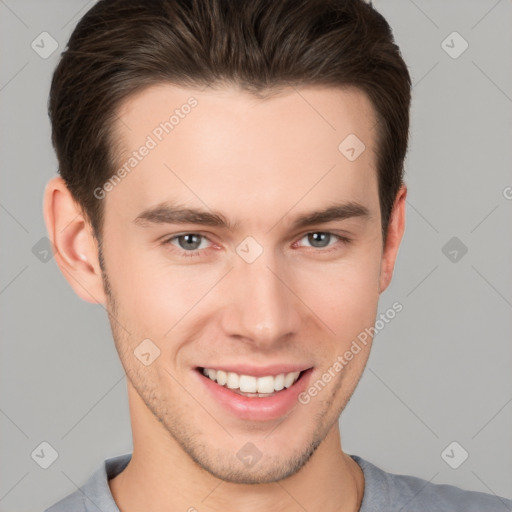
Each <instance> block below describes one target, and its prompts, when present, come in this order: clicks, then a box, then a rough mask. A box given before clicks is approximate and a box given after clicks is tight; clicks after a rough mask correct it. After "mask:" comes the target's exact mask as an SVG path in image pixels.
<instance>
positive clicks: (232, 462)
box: [44, 85, 407, 512]
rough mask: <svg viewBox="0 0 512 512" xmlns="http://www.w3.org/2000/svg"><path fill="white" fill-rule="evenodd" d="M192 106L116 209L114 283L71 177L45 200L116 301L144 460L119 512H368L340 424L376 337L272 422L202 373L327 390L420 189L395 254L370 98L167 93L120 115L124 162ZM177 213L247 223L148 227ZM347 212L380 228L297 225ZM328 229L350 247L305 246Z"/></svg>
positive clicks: (85, 280) (84, 286)
mask: <svg viewBox="0 0 512 512" xmlns="http://www.w3.org/2000/svg"><path fill="white" fill-rule="evenodd" d="M190 96H194V98H196V99H197V101H198V105H197V107H195V108H194V109H193V110H192V111H191V112H190V114H188V115H187V116H186V117H185V118H184V119H181V120H180V123H179V125H177V126H176V127H175V129H174V130H173V131H172V132H171V133H170V134H168V135H167V136H166V137H165V138H164V139H163V140H162V142H160V143H159V144H158V145H157V147H156V148H154V149H153V150H152V151H151V152H150V153H149V155H148V156H146V157H145V158H144V159H143V160H142V161H141V162H140V163H138V165H137V167H136V168H135V169H134V170H133V171H132V172H131V173H129V174H128V175H127V176H126V177H125V178H124V179H123V180H122V181H121V182H120V183H119V184H117V185H116V186H115V187H114V188H113V190H111V191H110V192H108V194H107V195H106V197H105V198H104V199H103V201H104V202H105V203H104V207H105V217H104V237H103V240H104V241H103V258H104V272H103V271H102V268H101V267H100V261H99V258H98V246H97V243H96V240H95V238H94V237H93V235H92V229H91V227H90V225H89V224H88V222H87V220H86V218H84V217H83V216H82V213H81V211H80V209H79V208H78V207H77V205H76V204H75V202H74V201H73V200H72V198H71V196H70V194H69V191H68V189H67V188H66V186H65V184H64V182H63V181H62V179H61V178H60V177H57V178H54V179H52V180H51V181H50V182H49V183H48V185H47V187H46V191H45V206H44V213H45V221H46V224H47V228H48V232H49V236H50V238H51V240H52V242H53V244H54V247H55V251H56V254H55V259H56V261H57V263H58V265H59V267H60V268H61V270H62V272H63V274H64V276H65V277H66V278H67V280H68V281H69V283H70V285H71V286H72V287H73V289H74V290H75V292H76V293H77V294H78V295H79V296H80V297H81V298H82V299H84V300H86V301H88V302H92V303H101V304H104V305H105V307H106V309H107V310H108V312H109V318H110V321H111V327H112V332H113V337H114V340H115V344H116V348H117V350H118V353H119V356H120V359H121V362H122V364H123V367H124V369H125V372H126V375H127V377H128V378H127V386H128V398H129V406H130V414H131V421H132V432H133V456H132V460H131V462H130V463H129V465H128V466H127V468H126V469H125V470H124V471H123V472H122V473H121V474H120V475H118V476H117V477H116V478H114V479H112V480H110V482H109V485H110V488H111V491H112V494H113V496H114V499H115V501H116V503H117V504H118V507H119V509H120V510H121V511H122V512H132V511H136V510H143V509H145V510H153V511H164V510H189V509H190V507H195V508H196V509H197V510H199V511H200V512H202V511H219V510H227V511H235V510H236V511H238V512H251V511H263V510H265V511H268V510H275V511H278V510H279V511H284V512H288V511H298V510H304V509H306V510H309V511H314V510H326V511H335V510H336V511H356V510H358V509H359V506H360V504H361V500H362V497H363V491H364V477H363V474H362V471H361V469H360V468H359V466H358V465H357V464H356V463H355V461H353V460H352V459H351V458H350V457H349V455H347V454H345V453H344V452H343V450H342V447H341V440H340V433H339V428H338V419H339V415H340V414H341V412H342V410H343V409H344V408H345V406H346V404H347V402H348V400H349V398H350V397H351V395H352V393H353V392H354V389H355V388H356V385H357V383H358V381H359V379H360V377H361V374H362V372H363V370H364V367H365V364H366V362H367V359H368V356H369V352H370V348H371V340H370V342H369V343H368V344H367V345H366V346H365V347H362V350H361V351H360V352H359V353H358V354H357V355H356V356H354V358H353V359H352V360H351V361H350V362H348V364H347V365H346V366H345V367H344V368H343V370H342V371H340V372H338V373H336V376H335V378H333V379H332V380H331V381H330V382H329V383H328V384H327V385H326V387H325V388H324V389H323V390H322V391H321V392H320V393H319V394H318V395H317V396H316V397H314V398H312V399H311V401H310V402H309V403H308V404H307V405H302V404H299V403H297V404H296V405H294V407H293V409H292V410H291V411H290V412H289V413H288V414H286V415H285V416H283V417H282V418H280V419H278V420H272V421H245V420H241V419H240V418H239V417H237V416H236V415H233V414H230V413H227V412H226V410H225V409H223V408H222V406H221V405H220V404H218V403H217V402H216V401H215V400H213V399H212V398H211V397H209V396H208V395H207V393H206V391H205V388H204V387H202V386H199V385H198V379H197V375H196V374H195V373H194V372H195V370H194V369H193V368H195V367H197V366H208V365H209V364H210V365H211V366H214V367H215V365H216V366H217V367H222V364H223V363H225V364H243V363H246V362H248V361H250V362H251V364H254V365H256V366H265V365H269V364H273V363H284V362H289V363H301V364H307V365H308V366H310V367H313V373H312V375H311V381H310V382H314V381H316V380H317V379H318V378H319V377H320V376H321V375H322V373H323V372H324V371H326V370H327V369H328V368H329V367H331V366H332V365H333V363H334V361H335V360H336V357H337V356H338V355H339V354H343V353H344V352H345V351H346V350H347V349H348V348H349V347H350V344H351V342H352V341H353V340H354V339H355V338H356V337H357V335H358V334H359V333H361V332H362V331H364V329H365V328H368V327H370V326H373V325H374V322H375V319H376V314H377V306H378V300H379V295H380V293H382V292H383V291H384V290H385V289H386V288H387V286H388V285H389V283H390V280H391V277H392V273H393V268H394V264H395V259H396V256H397V252H398V248H399V245H400V242H401V239H402V235H403V232H404V227H405V198H406V193H407V190H406V188H405V186H404V187H402V188H401V189H400V191H399V193H398V195H397V196H396V200H395V203H394V207H393V212H392V215H391V220H390V223H389V226H388V230H387V243H386V245H385V246H383V240H382V235H381V217H380V210H379V197H378V184H377V174H376V169H375V136H376V133H375V128H374V126H375V115H374V111H373V108H372V105H371V103H370V101H369V100H368V99H367V97H366V96H365V95H364V94H363V93H362V92H360V91H358V90H355V89H351V90H343V91H340V90H338V89H334V88H329V87H303V88H301V89H283V90H282V91H281V92H280V93H279V94H276V95H273V96H271V97H269V98H266V99H261V98H256V97H254V96H251V95H249V94H248V93H246V92H243V91H240V90H238V89H236V88H233V87H227V86H224V87H222V88H217V89H215V90H214V89H207V90H202V91H199V90H192V89H185V88H180V87H176V86H173V85H159V86H154V87H151V88H148V89H145V90H143V91H141V92H139V93H137V95H135V96H132V97H131V98H129V99H128V100H127V101H126V102H125V103H124V104H123V105H122V106H121V108H120V109H119V112H118V113H119V122H118V124H117V125H116V134H117V136H118V137H119V138H120V140H121V142H122V146H123V148H124V149H125V151H126V155H127V154H128V153H130V152H131V151H133V150H135V149H137V148H138V147H140V146H141V144H143V143H144V141H145V140H146V137H147V135H148V134H151V132H152V130H153V129H154V128H155V126H157V125H158V124H159V123H160V122H162V121H163V120H165V119H168V117H169V115H170V113H172V111H173V110H174V109H175V108H179V107H180V105H183V104H184V103H185V102H186V101H187V99H188V98H189V97H190ZM305 100H307V101H305ZM312 107H313V108H312ZM350 133H354V134H356V135H357V137H358V138H359V139H360V140H362V141H364V144H365V145H366V150H365V151H364V152H363V153H362V154H361V155H360V156H359V157H358V158H357V159H356V160H355V161H353V162H351V161H349V160H348V159H347V158H345V156H344V155H343V154H341V152H340V151H339V150H338V145H339V144H340V142H341V141H342V140H343V139H344V138H345V137H346V136H347V135H348V134H350ZM126 155H124V156H126ZM122 162H124V160H123V158H121V159H120V165H122ZM164 164H165V165H164ZM329 169H331V170H330V171H329ZM328 171H329V172H328ZM168 200H172V201H178V202H180V203H181V204H183V205H186V206H190V207H195V208H202V209H205V210H209V209H211V210H216V211H219V212H221V213H222V214H223V215H224V216H225V217H226V218H227V219H228V220H230V221H231V222H233V223H235V222H237V223H238V224H237V226H236V229H232V230H226V229H223V228H218V227H211V226H204V225H198V224H186V225H173V224H157V225H152V224H151V225H146V226H142V225H139V224H137V223H135V222H134V219H135V218H136V217H137V215H138V214H139V213H140V212H141V211H143V210H144V209H146V208H148V207H151V206H154V205H156V204H159V203H161V202H163V201H168ZM345 201H352V202H357V203H360V204H361V205H364V206H365V207H366V208H367V209H368V211H369V216H368V217H367V218H361V217H353V218H347V219H344V220H336V221H332V222H329V223H323V224H315V225H312V226H308V227H307V228H304V229H301V230H298V231H297V230H292V229H291V227H290V226H291V224H292V222H293V220H294V219H295V217H296V216H298V215H299V214H301V213H306V212H311V211H315V210H320V209H322V208H325V207H326V206H329V205H330V204H331V203H333V202H345ZM318 232H320V233H326V232H329V233H333V234H334V235H340V236H347V237H349V238H350V239H351V242H350V243H343V242H342V241H340V240H339V239H337V238H336V237H335V236H333V237H332V238H331V239H330V240H328V241H327V242H326V245H327V246H326V247H320V246H314V245H313V242H314V241H312V240H311V239H310V238H309V237H308V236H307V234H308V233H318ZM187 233H195V234H200V235H204V237H206V238H201V240H202V242H201V245H200V247H199V249H194V250H195V252H196V254H195V256H194V257H185V256H183V255H181V254H180V252H185V251H186V250H187V248H188V247H189V246H187V245H186V243H187V242H186V240H185V241H184V240H183V239H181V245H180V243H179V239H174V241H173V242H172V243H171V242H166V240H168V239H169V238H171V236H173V235H179V234H187ZM247 236H252V237H253V238H254V239H255V240H257V242H258V243H259V244H260V246H261V247H262V248H263V253H262V254H261V255H260V256H259V257H258V258H257V259H256V260H255V261H254V262H252V263H247V262H246V261H245V260H244V259H242V258H241V257H240V256H239V255H238V254H237V252H236V248H237V245H238V244H240V243H241V242H242V241H243V240H244V239H245V238H246V237H247ZM189 243H190V242H189ZM188 250H189V252H190V250H191V249H188ZM105 285H108V287H106V286H105ZM147 338H149V339H151V340H152V341H153V342H154V343H155V345H156V346H158V348H159V349H160V356H159V357H158V358H157V359H155V360H154V362H153V363H152V364H150V365H148V366H145V365H143V364H141V362H140V361H139V360H138V359H137V358H136V357H135V356H134V350H135V349H136V347H137V346H138V345H139V344H140V343H141V341H142V340H144V339H147ZM247 442H252V443H253V444H254V445H256V447H257V448H258V449H259V451H260V452H261V453H262V458H261V459H260V460H259V461H258V462H257V463H256V464H255V465H254V466H253V467H247V466H245V465H244V464H242V463H241V462H240V460H239V459H238V458H237V457H236V454H237V451H238V450H239V449H240V448H241V447H242V446H244V445H245V444H246V443H247Z"/></svg>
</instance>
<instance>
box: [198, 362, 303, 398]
mask: <svg viewBox="0 0 512 512" xmlns="http://www.w3.org/2000/svg"><path fill="white" fill-rule="evenodd" d="M197 371H199V372H200V373H202V374H203V375H204V376H205V377H208V378H209V379H210V380H212V381H213V382H215V383H216V384H217V385H219V386H221V387H224V388H226V389H229V390H230V391H232V392H233V393H236V394H238V395H241V396H247V397H250V398H266V397H269V396H274V395H275V394H277V393H280V392H282V391H283V390H284V389H288V388H290V387H291V386H293V385H294V384H295V383H296V382H297V381H298V380H299V379H300V378H301V377H302V376H303V375H304V373H305V371H306V370H302V371H295V372H288V373H279V374H277V375H263V376H261V377H256V376H255V375H243V374H239V373H236V372H228V371H225V370H216V369H214V368H203V367H198V368H197Z"/></svg>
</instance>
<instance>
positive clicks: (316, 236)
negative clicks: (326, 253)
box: [308, 233, 330, 247]
mask: <svg viewBox="0 0 512 512" xmlns="http://www.w3.org/2000/svg"><path fill="white" fill-rule="evenodd" d="M308 238H309V240H308V241H309V243H310V244H311V245H312V246H313V247H326V246H327V245H328V243H329V238H330V235H329V234H328V233H310V234H309V235H308ZM318 242H320V245H318Z"/></svg>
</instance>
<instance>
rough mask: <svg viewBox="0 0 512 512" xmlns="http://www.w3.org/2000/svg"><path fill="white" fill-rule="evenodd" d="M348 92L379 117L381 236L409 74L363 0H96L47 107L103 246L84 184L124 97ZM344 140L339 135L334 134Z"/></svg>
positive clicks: (96, 178)
mask: <svg viewBox="0 0 512 512" xmlns="http://www.w3.org/2000/svg"><path fill="white" fill-rule="evenodd" d="M158 83H172V84H175V85H179V86H185V87H192V88H198V87H204V86H214V85H219V84H220V85H221V84H223V83H234V84H236V85H238V86H240V87H241V88H242V89H244V90H246V91H247V92H250V93H252V94H258V93H261V92H265V91H272V90H275V89H277V88H280V87H283V86H288V85H293V86H301V85H303V86H308V85H327V86H333V87H340V88H345V87H357V88H358V89H360V90H362V91H364V93H366V94H367V96H368V97H369V99H370V101H371V102H372V105H373V107H374V109H375V111H376V115H377V174H378V183H379V200H380V210H381V217H382V234H383V240H384V241H385V240H386V232H387V227H388V222H389V218H390V214H391V210H392V207H393V203H394V200H395V197H396V194H397V192H398V190H399V188H400V186H401V185H402V183H403V165H404V159H405V155H406V152H407V144H408V132H409V107H410V99H411V81H410V76H409V72H408V70H407V66H406V64H405V62H404V61H403V59H402V57H401V55H400V50H399V48H398V46H397V45H396V44H395V43H394V39H393V35H392V32H391V29H390V27H389V25H388V23H387V22H386V20H385V19H384V18H383V17H382V15H380V14H379V13H378V12H377V11H376V10H375V9H374V8H373V6H372V5H370V4H368V3H366V2H364V1H363V0H151V1H143V0H100V1H99V2H98V3H96V4H95V5H94V6H93V7H92V8H91V9H90V10H89V11H88V12H87V13H86V14H85V16H84V17H83V18H82V19H81V20H80V22H79V23H78V25H77V26H76V28H75V30H74V32H73V33H72V35H71V37H70V40H69V42H68V46H67V48H66V50H65V51H64V52H63V53H62V56H61V59H60V61H59V64H58V66H57V68H56V70H55V73H54V75H53V79H52V83H51V90H50V97H49V103H48V110H49V115H50V119H51V123H52V142H53V145H54V148H55V151H56V154H57V158H58V161H59V173H60V174H61V176H62V178H63V179H64V180H65V182H66V184H67V186H68V188H69V190H70V192H71V194H72V195H73V198H74V199H75V201H76V202H77V203H78V205H79V206H80V207H81V209H82V212H83V213H84V214H85V215H86V217H87V218H88V220H89V221H90V223H91V225H92V227H93V230H94V234H95V236H96V237H97V238H98V240H100V241H101V233H102V219H103V204H102V200H101V199H98V198H97V197H96V196H95V195H94V193H93V191H94V190H96V189H97V188H98V187H101V186H102V185H103V184H104V183H105V182H106V181H107V180H108V179H109V178H110V177H111V176H112V175H113V174H114V171H115V166H116V162H117V161H118V155H117V154H116V147H117V146H116V143H117V141H116V140H114V137H113V133H112V131H113V130H112V129H113V126H114V122H115V120H116V115H117V112H118V110H119V107H120V105H121V103H122V101H123V100H126V99H127V98H128V97H129V96H130V95H132V94H134V93H135V92H138V91H140V90H141V89H143V88H145V87H148V86H150V85H154V84H158ZM340 142H341V141H340Z"/></svg>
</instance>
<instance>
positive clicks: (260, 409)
mask: <svg viewBox="0 0 512 512" xmlns="http://www.w3.org/2000/svg"><path fill="white" fill-rule="evenodd" d="M312 371H313V369H312V368H309V369H308V370H306V371H304V372H303V373H302V374H301V376H300V378H299V379H298V380H297V381H295V383H294V384H293V385H292V386H290V387H289V388H285V389H283V390H282V391H277V392H276V393H275V394H274V395H272V396H267V397H248V396H243V395H239V394H238V393H235V392H234V391H232V390H231V389H229V388H226V387H224V386H219V385H218V384H217V383H216V382H214V381H213V380H211V379H209V378H208V377H206V376H205V375H203V374H202V373H201V372H200V371H198V370H197V369H196V370H195V373H196V374H197V376H198V377H199V378H200V380H201V382H202V383H203V385H204V386H205V387H206V388H207V389H208V390H209V392H210V393H211V394H212V396H213V397H214V398H215V400H216V401H217V402H219V403H220V404H221V405H222V406H223V407H224V409H226V410H227V411H229V412H230V413H231V414H234V415H235V416H237V417H238V418H241V419H244V420H249V421H270V420H276V419H279V418H281V417H283V416H284V415H285V414H286V413H288V412H289V411H290V410H291V409H292V408H293V406H294V405H297V403H298V396H299V394H300V393H302V392H303V391H304V390H305V389H306V387H307V384H308V380H309V377H310V375H311V372H312Z"/></svg>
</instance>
